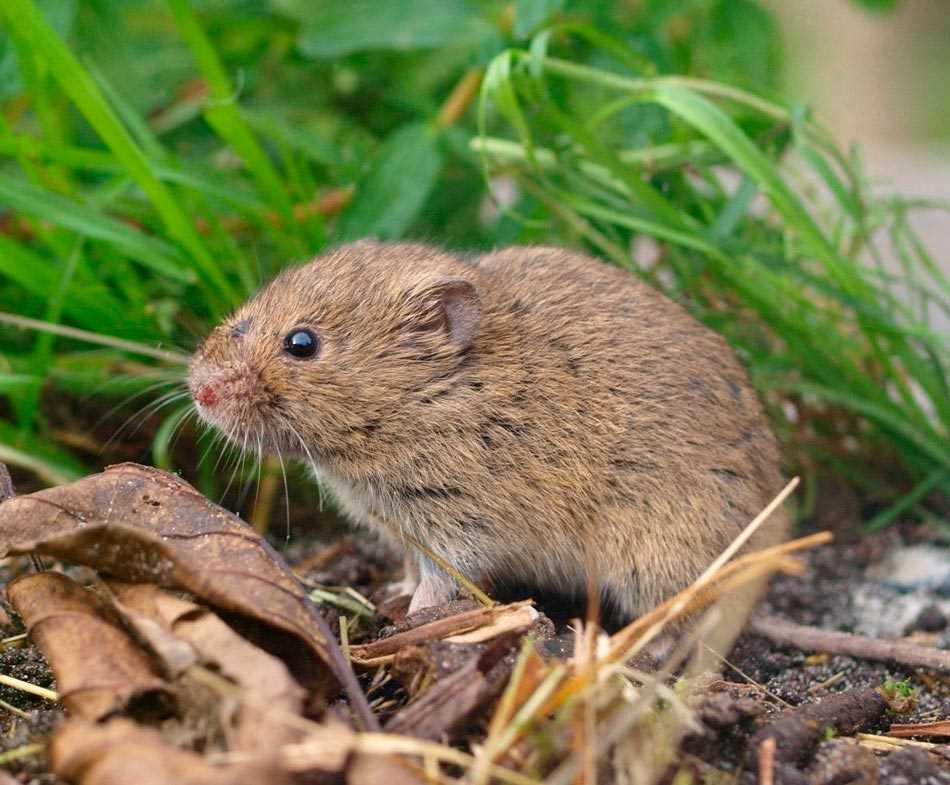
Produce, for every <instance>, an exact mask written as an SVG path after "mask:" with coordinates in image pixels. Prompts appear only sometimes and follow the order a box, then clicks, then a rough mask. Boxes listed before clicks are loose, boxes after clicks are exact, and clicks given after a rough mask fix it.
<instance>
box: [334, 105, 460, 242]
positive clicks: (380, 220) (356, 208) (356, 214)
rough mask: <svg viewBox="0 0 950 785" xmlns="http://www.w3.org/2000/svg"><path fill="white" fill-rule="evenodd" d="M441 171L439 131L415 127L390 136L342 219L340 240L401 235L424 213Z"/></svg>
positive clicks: (421, 126)
mask: <svg viewBox="0 0 950 785" xmlns="http://www.w3.org/2000/svg"><path fill="white" fill-rule="evenodd" d="M441 168H442V155H441V153H440V152H439V144H438V138H437V136H436V133H435V131H434V130H433V129H432V128H431V127H430V126H429V125H427V124H425V123H411V124H410V125H405V126H403V127H402V128H399V129H397V130H396V131H394V132H393V133H391V134H390V135H389V137H388V138H387V139H386V141H385V142H384V143H383V145H382V146H381V147H380V149H379V153H378V155H377V156H376V161H375V162H374V164H373V167H372V169H370V171H369V173H368V174H367V176H366V177H365V178H363V180H361V181H360V182H359V183H358V184H357V188H356V196H355V197H354V198H353V202H352V203H351V205H350V207H349V209H348V210H347V211H346V213H344V214H343V215H342V216H341V217H340V223H339V225H338V226H337V236H338V239H340V240H356V239H359V238H360V237H368V236H372V237H377V238H379V239H391V238H397V237H401V236H402V235H403V233H404V232H405V231H406V229H408V228H409V226H410V224H412V222H413V220H414V219H415V218H416V216H417V215H418V214H419V210H420V209H422V206H423V204H424V203H425V201H426V198H427V197H428V196H429V194H430V193H431V191H432V188H433V187H434V186H435V183H436V180H437V179H438V176H439V171H440V169H441Z"/></svg>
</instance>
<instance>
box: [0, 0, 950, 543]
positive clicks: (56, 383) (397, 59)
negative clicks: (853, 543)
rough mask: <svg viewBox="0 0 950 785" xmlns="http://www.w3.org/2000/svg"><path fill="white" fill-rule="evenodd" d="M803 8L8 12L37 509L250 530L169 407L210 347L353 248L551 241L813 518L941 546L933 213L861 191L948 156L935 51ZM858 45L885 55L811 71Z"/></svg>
mask: <svg viewBox="0 0 950 785" xmlns="http://www.w3.org/2000/svg"><path fill="white" fill-rule="evenodd" d="M816 2H817V3H818V5H816V6H815V7H814V8H813V9H810V8H809V6H808V4H807V3H805V2H802V3H791V4H789V3H778V2H772V3H765V2H758V1H757V0H652V1H649V0H639V1H638V0H587V1H586V2H584V1H582V0H573V1H572V0H517V1H516V2H511V1H509V2H501V1H500V0H499V1H497V2H495V1H494V0H484V1H482V2H475V0H412V1H411V2H410V1H409V0H351V2H346V3H341V2H333V1H332V0H318V1H316V2H313V1H305V0H271V2H241V1H239V0H209V1H207V2H189V1H188V0H167V2H159V1H158V0H141V1H138V0H121V2H120V1H119V0H87V1H86V2H81V3H80V2H78V1H76V0H72V1H70V0H44V1H43V2H38V0H5V2H4V3H3V5H2V7H0V23H2V29H0V106H2V112H0V312H3V313H2V314H0V418H2V419H0V460H3V461H5V462H7V463H9V464H10V465H11V466H13V467H14V468H15V469H16V471H17V480H18V484H19V486H20V487H21V489H23V490H28V489H29V488H30V487H35V486H36V485H40V484H45V483H55V482H62V481H65V480H68V479H69V478H72V477H75V476H78V475H79V474H81V473H83V472H87V471H90V470H93V469H95V468H96V467H99V466H101V465H103V464H104V463H109V462H115V461H117V460H139V461H145V462H154V463H156V464H157V465H160V466H164V467H167V468H176V469H179V470H182V471H183V472H184V473H185V474H186V475H187V476H188V477H189V478H190V479H192V480H194V481H195V482H197V483H198V484H199V485H200V486H201V487H202V489H203V490H205V491H206V492H208V493H213V494H216V496H220V495H221V494H222V493H224V494H225V495H226V498H227V502H228V504H230V505H231V506H232V507H235V508H242V509H244V511H245V513H246V514H247V515H248V516H249V517H251V518H253V519H254V520H255V521H256V522H257V523H258V524H260V525H261V526H262V527H263V526H264V525H266V520H267V517H268V514H269V510H270V508H271V503H272V501H273V498H274V495H275V494H276V493H278V490H277V489H278V487H279V485H278V481H277V479H276V477H277V474H276V472H277V471H278V470H277V468H276V465H274V464H273V463H267V464H265V466H264V467H262V471H261V472H260V476H261V477H262V480H261V490H260V492H259V493H258V494H257V497H258V499H257V504H256V507H255V509H253V510H252V509H250V508H251V507H252V506H253V505H252V504H251V503H250V502H249V500H248V498H245V497H244V496H242V494H241V491H240V490H239V489H241V488H246V487H249V486H253V485H254V481H255V480H256V478H257V477H258V467H255V466H252V465H251V464H250V463H247V462H241V461H238V460H237V459H236V458H231V457H228V458H227V459H226V460H224V461H223V465H222V462H220V459H219V462H218V463H216V461H215V458H219V455H220V451H218V450H216V449H215V450H211V453H212V454H213V458H212V459H211V460H201V455H202V453H205V452H208V447H209V442H208V441H207V437H206V436H202V434H201V429H200V428H198V427H197V424H196V423H195V422H194V419H193V417H192V416H191V415H190V409H189V407H188V403H187V400H185V398H184V397H183V394H182V392H181V386H180V381H181V376H182V365H181V362H182V359H183V357H184V355H185V354H186V353H187V352H189V351H190V350H191V349H192V348H193V347H194V345H195V343H196V342H197V341H198V340H199V339H200V337H201V336H202V335H203V334H204V333H205V332H206V331H207V330H208V329H209V327H210V326H211V325H213V324H214V323H215V322H216V321H217V320H218V319H220V318H221V316H222V315H224V314H225V313H226V312H227V311H228V310H229V309H230V308H232V307H234V306H235V305H236V304H238V303H239V302H240V301H241V300H243V299H244V298H245V297H246V296H247V294H248V293H249V292H251V291H253V290H254V289H255V288H256V287H257V286H258V285H259V283H260V282H261V281H263V280H266V279H267V278H269V277H270V276H271V275H272V274H273V273H274V272H275V271H276V270H278V269H279V268H280V267H281V266H283V265H285V264H287V263H288V262H291V261H299V260H303V259H306V258H308V257H310V256H312V255H314V254H316V253H319V252H320V251H321V250H322V249H323V248H325V247H327V246H328V245H331V244H334V243H338V242H341V241H345V240H349V239H353V238H358V237H362V236H366V235H375V236H377V237H382V238H399V237H412V238H419V239H423V240H427V241H430V242H433V243H438V244H442V245H445V246H448V247H450V248H456V249H460V250H471V249H478V248H488V247H492V246H496V245H506V244H511V243H536V242H546V243H560V244H564V245H569V246H574V247H580V248H584V249H585V250H587V251H588V252H590V253H594V254H596V255H599V256H601V257H603V258H604V259H606V260H608V261H610V262H612V263H614V264H617V265H620V266H623V267H627V268H629V269H630V270H631V274H637V275H641V276H643V277H644V278H645V279H647V280H648V281H650V282H651V283H653V284H654V285H656V286H658V287H660V288H662V289H663V290H664V291H666V292H667V293H668V294H669V295H670V296H672V297H674V298H676V299H677V300H679V301H681V302H683V303H684V304H685V305H686V306H687V307H689V308H690V309H691V310H692V311H693V312H694V313H695V314H696V315H697V317H698V318H700V319H702V320H704V321H705V322H706V323H707V324H709V325H710V326H712V327H713V328H715V329H717V330H719V331H721V332H722V333H723V334H724V335H726V337H727V338H728V339H729V340H730V341H731V342H732V343H733V345H734V346H735V347H736V349H737V350H738V352H739V353H740V356H741V357H742V359H743V360H744V362H745V363H746V364H747V365H748V367H749V368H750V372H751V374H752V377H753V381H754V383H755V384H756V386H757V388H758V389H759V391H760V393H761V395H762V397H763V400H764V401H765V403H766V406H767V409H768V411H769V413H770V416H771V417H772V420H773V423H774V425H775V428H776V431H777V433H778V434H779V436H780V439H781V440H782V443H783V446H784V448H785V454H786V460H787V466H788V470H789V471H790V472H800V473H802V474H803V476H804V477H805V479H806V488H807V492H806V494H805V497H804V507H805V509H806V511H807V510H809V509H811V507H812V506H813V504H814V501H815V498H816V496H818V495H820V494H819V491H820V488H821V487H823V486H822V484H823V483H827V482H831V483H832V485H833V487H835V488H836V491H835V492H836V493H837V492H847V493H848V494H851V495H852V496H853V498H854V499H856V500H857V503H858V504H859V505H860V506H861V510H862V513H863V515H864V517H865V518H867V519H869V520H870V525H871V526H881V525H885V524H886V523H888V522H890V521H891V520H894V519H895V518H897V517H898V516H900V515H902V514H911V513H913V514H918V515H928V516H935V517H936V519H938V520H943V519H945V517H946V512H947V502H946V499H947V493H948V490H950V446H948V430H950V393H948V390H950V387H948V381H947V370H948V352H947V342H946V324H947V316H948V314H950V283H948V274H947V267H946V258H945V257H942V256H941V253H943V251H941V250H940V249H941V242H943V243H944V246H942V247H944V248H945V247H946V245H945V243H946V234H947V233H946V220H945V219H946V213H945V212H944V211H945V210H946V208H947V205H946V204H945V203H944V202H943V201H941V198H940V197H941V194H940V193H939V192H937V193H931V194H929V195H928V194H926V193H925V196H924V197H923V198H920V197H919V196H918V195H917V194H916V193H902V192H901V190H900V188H898V189H897V190H894V189H889V188H884V189H882V188H881V187H879V183H878V182H877V181H876V179H875V178H876V176H877V174H878V173H879V172H878V170H876V169H875V168H874V167H875V165H874V164H873V163H869V164H868V165H867V166H866V164H865V162H866V161H871V160H872V158H873V151H874V150H876V149H883V146H884V145H885V144H890V145H891V147H893V148H896V149H898V150H903V151H905V152H906V150H909V149H911V148H913V149H914V150H918V149H920V146H921V145H923V146H924V147H926V148H927V149H930V148H938V147H939V145H940V144H941V143H942V142H944V143H945V142H946V140H947V138H948V136H950V127H948V123H947V118H946V116H945V115H944V114H943V113H942V112H941V111H939V110H937V109H935V108H934V107H933V106H931V105H930V104H931V103H933V102H934V101H931V99H930V96H939V91H940V89H942V88H941V85H945V84H946V83H947V82H946V80H944V79H942V78H941V77H940V74H945V73H946V69H947V68H948V62H950V54H948V52H947V45H946V44H942V45H941V44H940V40H941V39H939V37H938V36H937V35H936V33H935V30H936V29H937V27H939V25H944V24H945V20H944V19H943V17H942V16H939V15H938V16H935V17H933V18H934V19H936V21H930V20H931V11H930V9H929V7H928V6H927V4H926V3H924V4H920V3H918V4H915V3H912V2H908V3H906V4H904V5H901V4H897V7H896V8H892V6H893V5H895V4H894V3H889V2H884V1H883V0H863V2H859V1H858V0H850V1H849V2H846V1H845V0H840V2H834V3H832V2H826V0H816ZM832 12H833V14H834V20H836V21H833V20H832ZM823 13H825V14H827V16H826V17H824V18H825V19H826V20H827V23H826V24H825V25H818V26H817V27H816V25H815V18H816V17H817V18H819V19H821V18H822V14H823ZM839 25H845V27H846V28H847V29H848V30H851V31H854V32H855V34H856V35H857V39H856V40H857V42H858V43H857V44H855V46H856V47H857V48H856V49H855V50H854V51H864V49H868V50H869V51H870V52H871V54H870V55H869V56H868V57H866V58H863V59H862V58H861V57H858V56H857V55H854V57H852V58H851V59H847V58H845V59H844V60H842V59H841V58H840V57H839V58H838V59H837V60H835V61H834V62H835V63H836V64H835V65H834V67H833V68H830V67H829V69H827V70H826V69H825V68H824V67H823V66H822V65H821V63H823V62H824V63H828V62H831V61H830V60H829V59H828V55H834V54H836V53H837V54H840V53H841V52H846V51H849V50H847V49H846V47H845V46H844V43H843V42H844V41H845V40H846V37H845V36H844V34H843V33H842V34H841V35H840V36H839V35H837V34H836V33H837V31H838V30H839V29H841V28H840V27H839ZM895 30H899V31H903V32H902V33H901V35H904V39H900V40H901V41H902V42H903V43H900V44H895V45H893V47H892V48H891V49H890V50H888V49H887V47H888V46H890V45H891V44H890V39H888V38H887V36H888V35H891V34H894V31H895ZM915 30H919V31H920V32H919V33H917V32H914V31H915ZM829 31H830V32H831V33H832V40H831V41H830V42H829V39H828V33H829ZM862 31H870V32H862ZM888 31H890V32H888ZM908 31H910V32H908ZM862 35H863V36H866V37H865V38H862ZM925 35H926V36H929V38H927V40H926V41H924V39H923V36H925ZM822 36H825V37H824V38H822ZM867 36H869V38H868V37H867ZM848 40H850V39H848ZM868 40H870V41H872V42H874V41H877V46H878V47H879V49H877V50H875V49H874V47H873V46H871V45H869V44H867V41H868ZM942 40H947V39H946V37H945V38H944V39H942ZM822 41H824V42H825V43H821V42H822ZM838 42H840V46H839V47H838V48H837V49H836V46H835V45H836V43H838ZM862 42H864V43H862ZM908 46H910V47H914V48H915V49H916V51H917V53H918V54H920V56H921V58H922V59H923V60H924V61H925V62H924V64H923V65H921V64H919V63H917V64H914V66H913V67H910V66H908V64H907V61H908V58H907V57H905V56H904V53H905V51H906V49H907V47H908ZM880 47H883V49H881V48H880ZM824 50H827V51H824ZM882 51H883V52H885V53H886V52H887V51H892V52H895V53H897V54H900V57H892V58H891V59H890V60H887V59H886V55H885V60H884V62H883V63H882V62H881V57H882V55H881V52H882ZM901 58H903V59H901ZM927 58H930V59H929V60H928V59H927ZM941 58H943V59H941ZM872 65H873V68H874V69H877V70H873V69H872V71H871V73H872V78H870V79H867V76H868V74H867V71H868V69H870V68H872ZM915 69H916V70H915ZM873 74H879V76H877V77H874V76H873ZM860 78H865V82H864V83H865V85H866V87H867V91H866V93H861V91H860V90H859V89H858V88H856V87H855V85H856V84H858V81H860ZM921 79H925V80H926V82H927V85H931V86H932V89H933V91H934V92H933V93H931V92H930V90H931V87H927V89H926V90H924V89H923V88H920V81H921ZM855 80H858V81H855ZM900 84H909V85H914V86H916V88H917V89H918V93H919V95H921V96H923V95H926V96H927V100H924V101H921V100H917V99H915V100H914V101H912V102H911V103H913V104H914V105H913V108H912V109H908V108H906V107H904V108H903V109H902V105H901V99H903V98H906V97H907V96H906V94H905V93H904V92H902V91H901V90H900V89H896V90H895V89H894V85H900ZM849 85H850V87H849ZM882 86H883V87H882ZM884 88H886V89H884ZM875 90H876V92H875ZM812 96H816V97H817V101H818V105H819V109H820V111H819V112H818V113H815V112H813V111H812V107H811V105H810V103H809V99H810V98H811V97H812ZM862 96H865V98H864V100H865V101H866V105H862V104H861V103H860V100H859V99H861V97H862ZM882 101H884V102H885V103H884V106H893V107H894V109H893V112H890V113H889V112H888V111H880V112H877V114H875V113H873V112H870V110H869V109H868V108H867V107H868V106H874V107H879V105H880V104H881V102H882ZM887 101H890V102H891V103H889V104H888V103H887ZM842 102H843V103H844V104H845V105H844V106H842ZM894 113H896V114H897V115H898V116H899V120H900V122H897V123H896V124H894V123H892V124H891V125H888V124H887V123H885V122H879V123H878V124H877V125H875V126H873V128H872V125H871V124H870V123H869V122H868V121H869V120H870V119H873V118H874V117H879V118H883V119H893V118H892V117H891V114H894ZM825 116H827V117H828V118H829V120H830V121H831V123H832V125H833V126H834V128H835V129H837V133H836V132H835V130H834V129H833V130H832V131H829V130H828V128H827V127H826V125H825V124H824V123H823V118H824V117H825ZM849 123H851V124H850V125H849ZM865 128H867V129H869V130H868V133H867V139H866V141H867V143H868V144H869V145H870V148H869V151H870V153H871V154H872V155H868V154H863V153H862V152H861V150H860V148H857V147H851V146H850V145H849V144H845V145H842V144H840V142H839V141H838V139H843V141H844V142H846V143H850V142H851V140H852V138H854V137H858V140H859V141H860V137H861V134H860V133H856V131H860V130H862V129H865ZM841 134H843V136H842V135H841ZM911 154H912V155H917V154H916V153H911ZM928 154H929V153H928ZM921 167H922V168H921V171H923V173H924V175H923V176H924V181H922V182H923V185H924V186H928V183H929V182H930V180H927V177H931V180H932V175H933V174H934V173H935V172H939V165H938V166H936V168H935V167H934V166H931V165H930V164H923V165H921ZM896 168H897V169H898V170H899V171H900V172H906V171H909V169H910V166H909V165H908V166H904V165H900V166H898V167H896ZM869 173H870V174H869ZM918 184H919V183H917V182H914V183H912V185H913V190H914V191H917V190H919V189H918V188H917V187H916V186H917V185H918ZM898 185H902V184H901V183H898ZM923 190H924V192H926V190H927V187H925V188H924V189H923ZM943 195H944V196H945V195H946V194H945V193H944V194H943ZM918 213H919V214H921V215H923V216H924V218H923V220H924V221H927V220H928V216H929V217H930V220H931V221H933V218H932V217H933V216H934V215H939V216H940V219H939V220H940V221H943V223H923V224H920V223H917V224H915V220H918V219H916V218H915V217H914V216H915V215H917V214H918ZM941 226H942V227H944V228H943V229H941V228H940V227H941ZM933 227H936V228H933ZM941 233H942V234H941ZM941 238H942V239H941ZM77 330H78V331H82V332H77ZM203 440H204V441H203ZM234 475H237V476H236V477H235V476H234ZM229 478H231V480H232V482H228V479H229ZM234 480H236V482H235V481H234ZM842 489H844V490H842Z"/></svg>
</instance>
